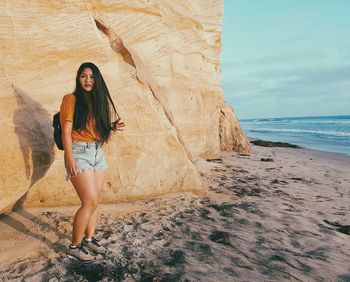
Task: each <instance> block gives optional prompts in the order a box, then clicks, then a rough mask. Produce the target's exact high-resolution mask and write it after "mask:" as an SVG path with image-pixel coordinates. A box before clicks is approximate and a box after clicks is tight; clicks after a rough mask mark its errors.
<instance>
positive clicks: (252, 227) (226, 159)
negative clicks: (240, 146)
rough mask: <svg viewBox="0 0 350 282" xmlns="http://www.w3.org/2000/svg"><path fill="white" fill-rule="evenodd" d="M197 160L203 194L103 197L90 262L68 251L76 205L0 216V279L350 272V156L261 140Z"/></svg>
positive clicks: (347, 275)
mask: <svg viewBox="0 0 350 282" xmlns="http://www.w3.org/2000/svg"><path fill="white" fill-rule="evenodd" d="M197 167H199V169H200V172H201V175H202V177H203V181H204V182H205V183H206V186H207V191H206V193H205V194H204V195H197V194H192V193H176V194H172V195H166V196H162V197H157V198H154V199H149V200H144V201H138V202H133V203H120V204H115V205H101V206H100V211H101V220H100V223H99V226H98V232H97V238H98V239H100V243H101V244H102V245H105V246H107V247H108V249H109V252H108V254H107V255H106V257H102V256H99V257H98V258H97V260H96V262H94V263H92V264H90V265H81V264H79V263H78V262H75V261H72V260H71V259H69V258H67V257H66V256H65V255H64V250H65V248H66V246H67V245H68V243H69V238H70V234H71V231H72V230H71V229H72V215H73V214H74V212H75V210H76V209H77V207H57V208H31V209H23V210H20V211H17V212H13V213H11V214H9V215H6V216H1V218H0V244H1V252H0V281H51V282H53V281H286V280H288V281H350V217H349V214H350V205H349V203H350V157H347V156H345V155H340V154H333V153H324V152H318V151H311V150H305V149H292V148H265V147H259V146H254V147H253V153H252V154H251V155H244V154H238V153H232V152H222V153H221V155H220V156H219V157H218V158H217V159H213V160H208V161H204V160H202V161H199V162H198V163H197ZM72 189H73V188H72Z"/></svg>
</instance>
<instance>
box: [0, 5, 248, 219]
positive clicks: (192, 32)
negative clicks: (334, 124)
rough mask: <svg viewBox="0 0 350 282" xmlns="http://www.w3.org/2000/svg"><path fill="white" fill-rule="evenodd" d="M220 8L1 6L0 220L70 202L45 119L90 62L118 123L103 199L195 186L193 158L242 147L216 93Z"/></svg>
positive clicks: (245, 148)
mask: <svg viewBox="0 0 350 282" xmlns="http://www.w3.org/2000/svg"><path fill="white" fill-rule="evenodd" d="M222 15H223V1H222V0H215V1H193V0H182V1H170V0H158V1H146V0H142V1H141V0H140V1H126V0H124V1H113V2H109V1H83V0H75V1H63V2H62V1H39V0H37V1H24V2H23V1H5V2H1V3H0V26H1V28H0V35H1V36H0V40H1V51H0V63H1V64H0V90H1V91H0V113H1V115H0V117H1V119H0V131H1V132H0V134H1V140H0V143H1V148H2V154H1V157H0V158H1V163H2V169H1V171H0V176H1V177H0V181H1V182H0V185H1V190H0V212H6V211H8V210H9V209H11V208H12V207H13V206H14V205H16V206H19V207H20V206H23V205H24V206H39V205H40V206H49V205H51V206H52V205H70V204H77V203H78V202H79V201H78V198H77V197H76V195H75V192H74V191H73V188H72V186H71V184H70V183H68V182H66V181H65V170H64V166H63V152H62V151H59V150H57V148H56V147H55V146H54V141H53V138H52V128H51V119H52V115H53V114H54V113H55V112H56V111H58V109H59V106H60V103H61V99H62V97H63V95H65V94H66V93H69V92H71V91H72V90H73V89H74V79H75V74H76V71H77V68H78V67H79V65H80V64H81V63H82V62H84V61H92V62H94V63H96V64H97V65H98V66H99V67H100V70H101V72H102V74H103V75H104V78H105V80H106V83H107V85H108V87H109V90H110V92H111V93H112V96H113V99H114V101H115V103H116V107H117V110H118V112H119V113H120V115H121V117H122V118H123V120H124V121H125V123H126V128H125V131H124V132H122V133H118V134H116V135H114V137H113V140H112V142H110V143H109V144H108V146H106V148H105V150H106V154H107V158H108V163H109V170H108V178H107V181H106V186H105V188H104V190H103V195H102V201H103V202H105V203H106V202H110V203H113V202H117V201H129V200H133V199H140V198H146V197H150V196H154V195H159V194H163V193H169V192H175V191H201V190H202V189H203V186H202V183H201V179H200V176H199V173H198V171H197V169H196V166H195V164H194V163H195V161H196V160H197V159H199V158H204V159H205V158H211V157H215V156H216V154H217V153H218V152H219V151H220V150H221V149H224V150H239V151H242V152H249V151H250V146H249V143H248V142H247V140H246V138H245V136H244V134H243V133H242V131H241V129H240V127H239V124H238V122H237V120H236V119H235V117H234V114H233V112H232V110H230V108H228V106H227V105H226V104H225V103H224V101H223V93H222V90H221V87H220V51H221V17H222Z"/></svg>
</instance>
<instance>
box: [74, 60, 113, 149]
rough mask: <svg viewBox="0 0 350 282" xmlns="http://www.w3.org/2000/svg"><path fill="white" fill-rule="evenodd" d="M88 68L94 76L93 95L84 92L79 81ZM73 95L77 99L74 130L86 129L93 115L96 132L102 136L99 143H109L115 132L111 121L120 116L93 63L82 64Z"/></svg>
mask: <svg viewBox="0 0 350 282" xmlns="http://www.w3.org/2000/svg"><path fill="white" fill-rule="evenodd" d="M86 68H90V69H91V70H92V73H93V75H94V86H93V89H92V91H91V93H86V92H85V91H84V89H83V87H82V86H81V84H80V80H79V78H80V75H81V73H82V72H83V71H84V69H86ZM73 94H74V95H75V97H76V102H75V111H74V121H73V128H74V129H76V130H82V129H84V128H85V127H86V122H87V120H88V119H89V118H90V115H91V114H92V115H93V117H94V118H95V121H96V125H95V127H96V131H97V132H98V134H99V136H100V140H99V142H101V143H107V142H108V140H109V139H110V136H111V131H112V130H114V129H113V127H112V123H111V120H112V118H115V117H116V116H118V117H119V115H118V113H117V110H116V109H115V106H114V103H113V101H112V98H111V95H110V94H109V91H108V88H107V85H106V83H105V81H104V79H103V77H102V74H101V72H100V70H99V69H98V67H97V66H96V65H95V64H93V63H91V62H86V63H83V64H81V66H80V67H79V69H78V72H77V77H76V80H75V90H74V92H73ZM89 107H90V109H91V111H90V110H89Z"/></svg>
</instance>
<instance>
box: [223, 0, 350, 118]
mask: <svg viewBox="0 0 350 282" xmlns="http://www.w3.org/2000/svg"><path fill="white" fill-rule="evenodd" d="M222 48H223V49H222V54H221V86H222V88H223V90H224V96H225V101H226V102H228V103H229V104H231V105H232V106H233V107H234V109H235V112H236V114H237V116H238V118H239V119H245V118H263V117H287V116H325V115H345V114H350V1H348V0H225V1H224V17H223V22H222Z"/></svg>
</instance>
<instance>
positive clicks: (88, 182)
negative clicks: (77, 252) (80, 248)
mask: <svg viewBox="0 0 350 282" xmlns="http://www.w3.org/2000/svg"><path fill="white" fill-rule="evenodd" d="M71 182H72V183H73V186H74V188H75V191H76V192H77V194H78V196H79V198H80V201H81V207H80V208H79V209H78V210H77V212H76V214H75V216H74V220H73V236H72V245H79V244H80V242H81V240H82V238H83V236H84V233H85V230H86V227H87V226H88V224H89V221H90V218H91V215H92V214H93V213H94V211H95V210H96V208H97V205H98V191H97V187H96V181H95V172H94V171H90V170H88V171H85V172H81V173H80V174H79V175H77V176H75V177H72V178H71Z"/></svg>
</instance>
